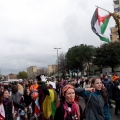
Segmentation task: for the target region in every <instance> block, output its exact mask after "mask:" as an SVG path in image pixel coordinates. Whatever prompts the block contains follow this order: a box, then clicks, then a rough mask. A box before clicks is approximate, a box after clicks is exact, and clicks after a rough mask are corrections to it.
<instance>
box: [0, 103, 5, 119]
mask: <svg viewBox="0 0 120 120" xmlns="http://www.w3.org/2000/svg"><path fill="white" fill-rule="evenodd" d="M1 119H2V120H4V119H5V111H4V107H3V104H0V120H1Z"/></svg>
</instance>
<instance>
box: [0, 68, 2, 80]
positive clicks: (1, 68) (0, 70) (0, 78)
mask: <svg viewBox="0 0 120 120" xmlns="http://www.w3.org/2000/svg"><path fill="white" fill-rule="evenodd" d="M1 70H2V68H0V81H1V78H2V76H1Z"/></svg>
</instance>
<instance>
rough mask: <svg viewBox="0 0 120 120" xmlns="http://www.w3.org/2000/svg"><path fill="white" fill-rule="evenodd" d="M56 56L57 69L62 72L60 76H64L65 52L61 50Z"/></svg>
mask: <svg viewBox="0 0 120 120" xmlns="http://www.w3.org/2000/svg"><path fill="white" fill-rule="evenodd" d="M58 58H59V71H60V72H61V73H62V77H63V78H65V75H66V60H65V54H64V53H63V52H62V53H60V54H59V56H58Z"/></svg>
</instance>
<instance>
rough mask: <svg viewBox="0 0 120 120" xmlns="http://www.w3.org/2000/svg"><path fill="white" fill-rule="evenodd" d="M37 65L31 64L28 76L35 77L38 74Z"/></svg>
mask: <svg viewBox="0 0 120 120" xmlns="http://www.w3.org/2000/svg"><path fill="white" fill-rule="evenodd" d="M37 72H38V70H37V67H36V66H30V67H28V68H27V74H28V78H30V79H34V78H35V77H36V76H37Z"/></svg>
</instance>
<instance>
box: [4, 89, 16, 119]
mask: <svg viewBox="0 0 120 120" xmlns="http://www.w3.org/2000/svg"><path fill="white" fill-rule="evenodd" d="M3 98H4V100H3V106H4V111H5V120H13V115H14V106H13V102H12V100H10V99H9V92H8V90H4V91H3Z"/></svg>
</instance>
